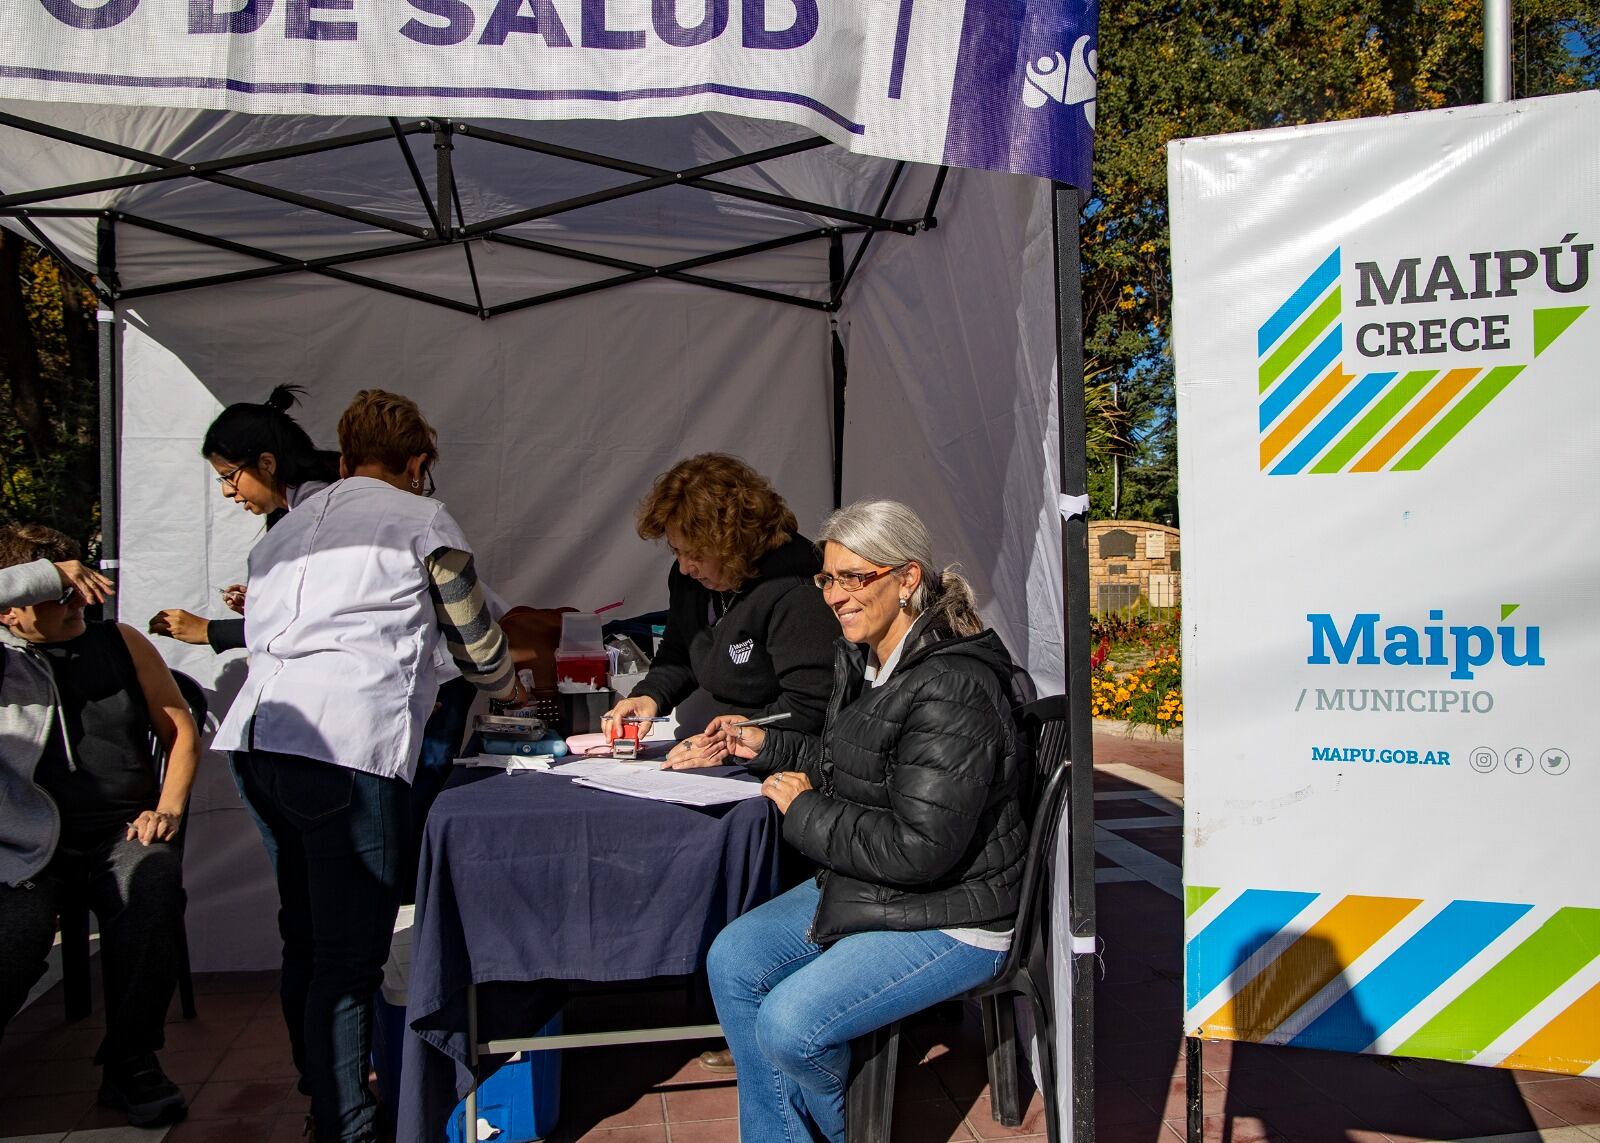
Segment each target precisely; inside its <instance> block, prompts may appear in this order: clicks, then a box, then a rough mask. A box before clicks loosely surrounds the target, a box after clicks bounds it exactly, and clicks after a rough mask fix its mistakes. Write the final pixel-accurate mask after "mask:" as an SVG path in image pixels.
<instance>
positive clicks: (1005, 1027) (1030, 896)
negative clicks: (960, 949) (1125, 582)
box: [845, 695, 1072, 1143]
mask: <svg viewBox="0 0 1600 1143" xmlns="http://www.w3.org/2000/svg"><path fill="white" fill-rule="evenodd" d="M1022 716H1023V723H1024V726H1025V727H1026V728H1027V731H1028V737H1029V740H1030V742H1031V743H1032V746H1033V759H1034V766H1033V771H1034V774H1035V775H1037V778H1036V780H1035V781H1034V783H1032V785H1033V788H1032V789H1030V790H1026V791H1024V795H1023V796H1024V802H1025V804H1028V805H1030V806H1031V807H1032V811H1033V812H1032V816H1031V819H1030V820H1031V825H1032V829H1031V831H1030V835H1029V840H1028V857H1027V863H1026V865H1025V866H1024V867H1023V875H1022V894H1021V903H1020V905H1019V907H1018V910H1017V924H1016V929H1015V936H1014V937H1013V939H1012V942H1011V949H1010V951H1009V952H1007V953H1006V959H1005V961H1004V962H1002V964H1001V966H1000V971H999V973H998V974H996V976H995V978H994V979H993V980H992V981H990V982H989V983H988V984H985V985H983V986H982V987H981V988H975V989H973V990H972V991H971V992H968V993H967V994H966V996H965V997H963V998H962V999H976V1000H977V1001H978V1004H979V1008H980V1010H981V1012H982V1014H983V1042H984V1048H985V1050H986V1052H987V1055H988V1063H989V1091H990V1099H991V1106H992V1110H993V1114H994V1118H995V1121H996V1122H998V1123H1000V1124H1002V1125H1003V1126H1006V1127H1018V1126H1020V1125H1021V1123H1022V1112H1023V1102H1022V1083H1021V1079H1022V1073H1021V1070H1020V1069H1019V1068H1018V1061H1017V1034H1016V1010H1015V1008H1014V1007H1013V1006H1012V1004H1013V998H1014V997H1021V998H1022V1000H1023V1001H1024V1002H1025V1003H1026V1004H1027V1005H1028V1007H1029V1009H1030V1011H1031V1013H1032V1016H1033V1027H1034V1034H1035V1036H1036V1037H1037V1040H1038V1050H1039V1078H1040V1080H1041V1082H1042V1084H1043V1095H1044V1117H1045V1131H1046V1133H1047V1137H1048V1138H1049V1139H1050V1140H1051V1143H1055V1141H1056V1140H1058V1139H1059V1138H1060V1124H1059V1123H1058V1122H1057V1112H1056V1102H1055V1086H1056V1058H1055V1003H1054V995H1053V993H1052V991H1051V987H1050V930H1051V924H1050V922H1051V917H1050V895H1051V884H1052V879H1053V874H1052V870H1051V857H1052V855H1053V854H1054V853H1055V848H1056V835H1057V832H1058V830H1059V827H1060V824H1061V820H1062V817H1063V816H1064V813H1065V809H1066V802H1067V790H1068V788H1069V787H1070V785H1071V773H1072V767H1071V765H1070V764H1069V763H1068V761H1067V753H1068V749H1067V700H1066V698H1065V696H1063V695H1052V696H1050V697H1049V698H1042V699H1038V700H1036V701H1034V702H1031V703H1029V704H1028V705H1027V706H1025V707H1024V708H1022ZM1063 872H1064V871H1063ZM899 1061H900V1023H899V1021H896V1022H895V1023H893V1024H890V1025H888V1026H887V1027H884V1028H879V1029H878V1030H877V1031H875V1032H872V1033H870V1034H869V1035H866V1036H862V1037H861V1038H860V1039H857V1040H854V1041H852V1042H851V1045H850V1078H849V1084H848V1087H847V1088H846V1091H845V1138H846V1139H847V1140H848V1143H889V1134H890V1125H891V1122H892V1120H893V1117H894V1083H895V1072H896V1070H897V1068H898V1065H899Z"/></svg>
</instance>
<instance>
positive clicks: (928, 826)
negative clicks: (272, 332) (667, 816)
mask: <svg viewBox="0 0 1600 1143" xmlns="http://www.w3.org/2000/svg"><path fill="white" fill-rule="evenodd" d="M820 542H821V543H822V546H823V554H822V572H821V574H819V575H818V576H817V582H818V586H819V587H820V588H821V589H822V592H823V598H824V599H825V600H826V601H827V603H828V606H829V607H830V608H831V609H832V610H833V613H834V615H835V617H836V618H837V619H838V620H839V625H840V628H841V630H842V632H843V635H844V638H842V639H841V640H840V641H839V644H838V648H837V652H836V656H835V659H834V675H833V691H832V695H831V697H830V699H829V702H828V709H827V713H826V716H825V722H824V724H823V729H822V734H821V736H820V737H819V736H815V735H810V734H803V733H799V732H796V731H792V730H783V729H777V728H773V729H771V730H769V731H765V732H763V731H762V730H760V729H759V728H753V727H747V728H743V729H740V728H737V727H735V726H734V725H732V724H733V723H734V722H736V721H737V716H730V717H729V718H727V719H718V720H716V722H714V723H713V726H712V727H710V728H708V731H707V732H708V734H711V733H716V734H720V735H721V736H722V737H723V739H724V741H726V742H727V744H728V747H729V750H730V752H732V753H734V754H736V755H738V756H740V757H743V758H746V759H749V760H750V761H749V765H750V767H751V769H753V770H755V771H756V772H757V773H766V774H768V777H767V778H766V780H765V781H764V783H763V786H762V792H763V793H764V794H765V795H766V796H767V797H768V798H770V799H771V800H772V801H773V802H774V803H775V804H776V805H777V807H778V809H779V810H780V811H782V812H783V814H784V822H783V835H784V839H785V840H786V841H788V842H789V843H790V844H791V845H793V846H794V847H795V848H796V849H798V850H800V851H801V852H802V853H803V854H805V855H806V856H807V857H809V858H810V859H811V860H813V861H815V862H816V863H817V864H818V865H819V866H821V867H822V872H821V873H820V874H819V875H818V876H817V878H816V880H815V881H808V882H806V883H804V884H802V885H799V886H797V887H796V888H794V889H791V890H790V891H789V892H787V893H785V894H783V895H782V896H781V897H778V898H776V899H775V900H773V901H770V902H768V903H767V904H765V905H763V906H761V907H760V908H758V909H755V910H753V911H752V912H750V913H747V914H745V915H744V916H743V917H740V918H739V919H738V920H736V921H734V922H733V923H732V924H731V925H729V926H728V927H727V928H726V929H724V930H723V931H722V933H721V934H719V935H718V937H717V939H716V942H715V943H714V944H713V945H712V947H711V954H710V958H709V961H708V972H709V974H710V978H711V990H712V995H713V997H714V998H715V1000H716V1005H717V1014H718V1016H719V1017H720V1018H721V1021H722V1027H723V1031H724V1032H725V1033H726V1034H727V1037H728V1044H729V1046H730V1047H731V1048H732V1050H733V1056H734V1061H735V1063H736V1065H737V1067H738V1073H739V1121H740V1137H741V1138H743V1139H748V1140H763V1141H765V1140H805V1139H812V1138H822V1139H827V1140H843V1139H844V1083H845V1078H846V1075H847V1073H848V1071H849V1064H850V1046H849V1045H850V1041H851V1040H852V1039H854V1038H855V1037H857V1036H860V1035H863V1034H865V1033H867V1032H870V1031H872V1030H873V1029H874V1028H880V1027H883V1026H884V1025H886V1024H889V1023H891V1022H892V1021H894V1020H897V1019H900V1018H901V1017H904V1016H909V1015H911V1014H912V1013H915V1012H918V1011H920V1010H922V1009H924V1008H926V1007H928V1006H929V1005H931V1004H935V1003H937V1002H939V1001H941V1000H945V999H948V998H949V997H951V996H956V995H959V994H960V993H962V992H965V991H966V990H968V989H969V988H973V987H975V986H977V985H979V984H982V983H984V982H985V981H987V980H989V979H990V978H991V977H993V975H994V973H995V971H996V970H997V969H998V968H999V966H1000V963H1001V961H1002V960H1003V959H1004V957H1005V953H1006V950H1007V948H1008V947H1009V945H1010V941H1011V929H1012V924H1013V919H1014V918H1015V916H1016V911H1017V903H1018V894H1019V892H1020V889H1021V883H1022V868H1023V862H1024V858H1025V855H1026V850H1027V842H1028V833H1027V822H1026V820H1025V819H1024V817H1023V813H1022V806H1021V804H1020V800H1019V791H1020V789H1021V788H1022V786H1023V779H1024V776H1025V775H1024V770H1025V768H1026V766H1027V764H1028V760H1027V754H1026V747H1025V744H1024V743H1022V742H1021V741H1020V740H1019V736H1018V735H1017V732H1016V729H1015V723H1014V721H1013V719H1012V715H1011V709H1012V707H1013V705H1014V704H1015V702H1016V701H1017V699H1018V698H1019V697H1020V696H1019V695H1018V694H1017V691H1018V687H1017V685H1016V682H1015V680H1016V677H1017V672H1016V670H1015V668H1014V667H1013V666H1012V663H1011V658H1010V656H1009V655H1007V653H1006V649H1005V647H1004V646H1003V645H1002V644H1001V642H1000V640H999V638H998V637H997V636H996V635H995V634H994V632H993V631H989V630H985V629H983V625H982V622H981V621H980V620H979V618H978V615H977V613H976V611H975V610H974V609H973V606H972V592H971V589H970V588H969V587H968V586H967V584H966V581H965V580H963V579H962V578H961V577H960V576H958V575H956V574H955V573H954V572H951V571H948V570H947V571H945V572H944V573H943V574H940V573H938V572H935V571H934V570H933V569H934V567H935V565H934V563H933V557H932V553H931V551H930V546H929V542H928V534H927V529H926V528H925V527H924V526H923V524H922V522H921V520H919V519H918V518H917V516H916V514H915V513H913V512H912V511H911V510H910V509H909V508H907V507H905V505H903V504H897V503H895V502H893V501H887V500H880V501H864V502H861V503H858V504H852V505H851V506H850V507H848V508H844V509H841V510H840V511H838V512H835V513H834V514H833V515H832V516H831V517H829V519H828V521H827V523H826V524H824V525H823V529H822V535H821V540H820Z"/></svg>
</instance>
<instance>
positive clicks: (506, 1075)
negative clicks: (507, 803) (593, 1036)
mask: <svg viewBox="0 0 1600 1143" xmlns="http://www.w3.org/2000/svg"><path fill="white" fill-rule="evenodd" d="M413 911H414V910H413V908H412V906H410V905H405V906H402V907H401V909H400V915H399V917H398V918H397V919H396V923H395V933H394V941H393V943H392V944H391V945H390V946H389V961H388V963H387V964H385V965H384V966H383V986H382V987H381V988H380V989H379V990H378V994H377V996H375V997H374V998H373V1006H372V1067H373V1071H375V1072H376V1073H377V1078H378V1099H379V1101H380V1102H381V1103H382V1104H383V1106H384V1110H385V1111H386V1112H387V1113H388V1121H389V1122H390V1123H395V1122H397V1118H398V1114H399V1110H400V1084H401V1082H402V1076H401V1074H400V1061H401V1057H402V1056H403V1054H404V1051H405V1037H406V989H407V985H408V984H409V982H410V975H411V921H412V913H413ZM560 1031H561V1013H559V1012H557V1013H556V1014H555V1016H554V1017H552V1018H551V1020H550V1022H549V1023H548V1024H546V1025H545V1026H544V1027H543V1028H540V1029H539V1031H538V1033H537V1034H538V1035H540V1036H554V1035H557V1034H559V1033H560ZM560 1115H561V1053H560V1052H559V1051H555V1052H519V1053H518V1054H517V1055H515V1056H512V1057H511V1059H510V1060H508V1061H507V1062H506V1063H505V1064H504V1065H502V1066H501V1068H500V1070H499V1071H496V1072H495V1073H494V1074H493V1075H491V1076H489V1078H488V1079H486V1080H484V1082H483V1083H482V1084H480V1085H479V1087H478V1118H479V1119H480V1120H483V1121H487V1122H488V1123H489V1124H490V1125H491V1127H492V1128H494V1129H498V1131H499V1134H495V1133H494V1130H488V1131H485V1132H484V1133H483V1135H482V1137H483V1138H484V1139H487V1138H489V1137H490V1136H491V1135H492V1136H493V1138H494V1140H495V1143H533V1141H534V1140H539V1139H543V1138H545V1137H546V1136H547V1135H549V1134H550V1133H551V1132H552V1131H554V1130H555V1128H556V1120H557V1119H559V1118H560ZM465 1119H466V1109H465V1107H464V1105H459V1104H458V1105H457V1107H456V1109H455V1111H454V1112H452V1113H451V1116H450V1122H449V1124H448V1126H447V1128H446V1132H445V1134H446V1138H447V1139H449V1140H450V1141H451V1143H468V1140H466V1139H463V1133H462V1124H463V1122H464V1121H465ZM468 1138H469V1139H472V1138H473V1137H468ZM474 1143H475V1141H474Z"/></svg>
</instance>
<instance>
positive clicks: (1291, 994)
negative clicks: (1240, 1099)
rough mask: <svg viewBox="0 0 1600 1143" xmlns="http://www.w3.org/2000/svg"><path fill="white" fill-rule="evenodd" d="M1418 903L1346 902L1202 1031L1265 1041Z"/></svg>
mask: <svg viewBox="0 0 1600 1143" xmlns="http://www.w3.org/2000/svg"><path fill="white" fill-rule="evenodd" d="M1420 904H1422V901H1421V899H1420V898H1402V897H1358V896H1350V897H1346V898H1345V899H1344V900H1342V901H1340V902H1339V903H1338V904H1337V905H1335V906H1334V907H1333V908H1332V909H1330V910H1328V912H1327V913H1326V914H1325V915H1324V916H1323V917H1322V918H1321V919H1320V920H1318V921H1317V922H1316V923H1315V924H1314V925H1312V926H1311V927H1310V928H1309V929H1307V930H1306V931H1305V933H1304V934H1303V935H1302V936H1301V937H1300V938H1299V939H1298V940H1296V941H1295V942H1294V944H1292V945H1290V946H1289V947H1288V948H1287V949H1285V950H1284V951H1283V954H1282V955H1281V956H1279V957H1278V958H1277V959H1276V960H1274V961H1273V962H1272V963H1271V964H1269V965H1267V967H1266V968H1264V969H1262V970H1261V972H1260V973H1259V974H1257V975H1256V977H1255V978H1254V979H1253V980H1251V981H1250V983H1249V984H1247V985H1245V986H1244V987H1243V988H1241V989H1240V990H1239V991H1238V992H1237V993H1235V994H1234V996H1233V998H1232V999H1230V1000H1229V1001H1228V1002H1227V1003H1226V1004H1224V1005H1223V1006H1222V1007H1221V1008H1219V1009H1218V1010H1217V1011H1216V1013H1215V1014H1214V1015H1213V1016H1212V1017H1211V1019H1209V1020H1207V1021H1206V1022H1205V1028H1206V1030H1207V1031H1208V1032H1210V1033H1212V1034H1214V1035H1220V1036H1222V1037H1224V1038H1229V1039H1239V1040H1263V1039H1265V1038H1266V1037H1267V1035H1268V1034H1269V1033H1271V1032H1272V1031H1273V1030H1274V1029H1275V1028H1277V1027H1278V1025H1279V1024H1282V1023H1283V1022H1284V1021H1285V1020H1287V1019H1288V1018H1289V1017H1290V1016H1291V1015H1293V1014H1294V1013H1295V1012H1296V1011H1297V1010H1298V1009H1299V1008H1300V1007H1301V1005H1303V1004H1305V1003H1306V1001H1308V1000H1310V999H1311V998H1312V997H1313V996H1315V995H1316V994H1317V993H1319V992H1321V991H1322V990H1323V989H1324V988H1326V987H1327V986H1328V985H1329V984H1332V983H1333V982H1334V981H1335V980H1337V979H1338V978H1339V974H1340V973H1342V972H1343V971H1344V970H1345V968H1346V967H1347V966H1348V965H1350V964H1351V963H1352V962H1354V961H1355V960H1356V958H1357V957H1359V956H1360V955H1361V954H1362V953H1364V952H1366V951H1367V950H1368V949H1369V948H1371V947H1372V945H1373V944H1374V942H1376V941H1377V940H1378V938H1379V937H1381V936H1383V934H1384V933H1387V932H1388V931H1389V930H1390V929H1392V928H1394V927H1395V925H1397V924H1399V923H1400V921H1401V920H1402V919H1403V918H1404V917H1405V916H1406V914H1408V913H1410V912H1411V910H1413V909H1415V908H1416V907H1417V906H1418V905H1420Z"/></svg>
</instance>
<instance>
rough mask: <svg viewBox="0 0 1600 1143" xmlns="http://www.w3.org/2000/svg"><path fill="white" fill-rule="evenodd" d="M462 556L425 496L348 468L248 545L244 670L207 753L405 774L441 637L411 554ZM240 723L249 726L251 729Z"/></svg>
mask: <svg viewBox="0 0 1600 1143" xmlns="http://www.w3.org/2000/svg"><path fill="white" fill-rule="evenodd" d="M440 548H454V549H457V550H460V551H470V549H469V548H468V546H467V541H466V538H465V537H464V536H463V535H462V534H461V528H460V527H459V526H458V525H457V524H456V522H455V520H454V518H452V517H451V515H450V513H449V511H448V510H446V508H445V506H444V505H443V504H441V503H439V502H438V501H437V500H431V499H429V498H427V497H424V496H413V495H411V494H410V493H408V492H403V491H401V490H400V489H398V488H395V487H393V486H391V485H388V484H385V483H384V482H383V481H381V480H374V479H372V478H371V477H365V476H352V477H349V478H347V479H345V480H341V481H338V482H337V483H335V484H330V485H328V486H327V487H326V488H324V489H321V490H319V491H317V492H315V493H313V494H312V495H310V496H308V497H306V498H304V499H303V500H302V501H300V503H298V504H297V505H296V506H295V509H294V511H292V512H290V513H289V514H288V515H286V516H285V517H284V518H283V519H282V520H280V521H279V522H278V524H277V525H276V526H275V527H274V528H273V529H272V530H271V531H270V532H268V533H267V534H266V535H265V536H263V537H262V538H261V541H260V542H259V543H257V544H256V546H255V548H254V549H253V550H252V551H251V553H250V585H249V600H250V603H249V607H248V609H247V611H246V617H245V647H246V649H247V650H248V651H249V652H250V673H249V676H248V678H246V680H245V684H244V687H243V688H242V689H241V690H240V692H239V696H238V698H236V699H235V700H234V701H233V705H232V707H230V708H229V710H228V715H227V717H226V718H224V719H223V720H222V725H221V727H219V728H218V730H217V738H216V747H217V749H219V750H248V749H257V750H271V751H276V752H279V753H283V754H298V755H300V756H302V757H305V758H315V759H318V760H320V761H323V762H332V763H334V764H336V765H339V766H346V767H348V768H350V769H352V770H360V771H363V772H365V773H369V774H377V775H379V776H381V777H385V778H403V779H405V780H406V781H408V782H409V781H410V780H411V777H412V774H413V772H414V771H415V769H416V765H417V756H418V754H419V753H420V751H421V747H422V728H423V724H424V723H425V722H426V721H427V718H428V712H429V710H430V709H431V708H432V706H433V699H434V693H435V690H436V688H437V685H438V681H437V678H436V677H435V673H434V661H435V658H436V653H437V650H438V648H439V646H440V644H441V642H442V640H441V638H440V633H439V624H438V620H437V619H436V618H435V615H434V607H433V598H432V596H431V595H430V593H429V586H430V582H431V581H430V578H429V575H428V569H427V565H426V564H425V562H424V561H425V559H426V557H427V556H429V555H430V554H432V553H433V552H435V551H438V550H439V549H440ZM252 724H253V725H252Z"/></svg>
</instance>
